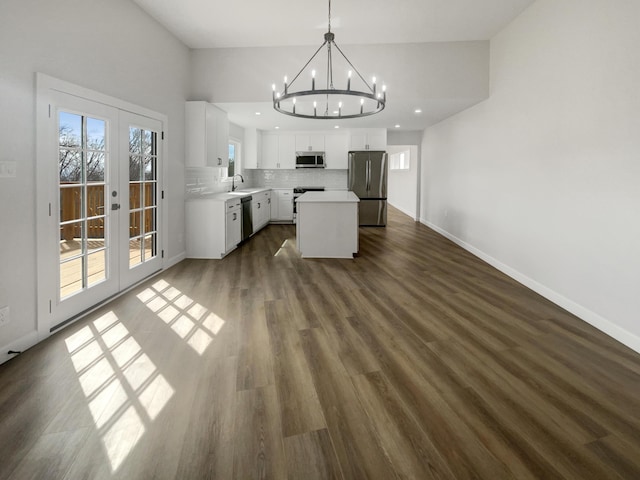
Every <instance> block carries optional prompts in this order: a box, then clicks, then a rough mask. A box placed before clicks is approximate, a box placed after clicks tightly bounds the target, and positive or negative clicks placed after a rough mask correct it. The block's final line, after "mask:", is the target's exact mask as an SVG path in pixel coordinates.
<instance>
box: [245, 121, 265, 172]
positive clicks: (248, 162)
mask: <svg viewBox="0 0 640 480" xmlns="http://www.w3.org/2000/svg"><path fill="white" fill-rule="evenodd" d="M243 152H244V155H243V159H242V160H243V162H242V163H243V168H245V169H252V168H261V166H260V165H261V163H262V161H261V160H262V132H261V131H260V130H257V129H255V128H250V127H247V128H245V129H244V150H243Z"/></svg>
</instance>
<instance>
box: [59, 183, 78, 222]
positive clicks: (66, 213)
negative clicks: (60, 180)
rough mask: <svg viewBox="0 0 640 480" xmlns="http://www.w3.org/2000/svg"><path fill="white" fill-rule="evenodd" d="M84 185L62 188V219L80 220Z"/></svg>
mask: <svg viewBox="0 0 640 480" xmlns="http://www.w3.org/2000/svg"><path fill="white" fill-rule="evenodd" d="M83 194H84V188H83V187H62V186H61V188H60V221H61V222H68V221H69V220H78V219H80V218H82V198H83Z"/></svg>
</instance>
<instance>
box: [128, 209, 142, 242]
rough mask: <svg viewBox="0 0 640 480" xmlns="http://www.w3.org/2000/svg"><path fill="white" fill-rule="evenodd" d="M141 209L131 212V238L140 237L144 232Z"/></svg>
mask: <svg viewBox="0 0 640 480" xmlns="http://www.w3.org/2000/svg"><path fill="white" fill-rule="evenodd" d="M140 214H141V211H140V210H138V211H137V212H131V214H130V215H129V238H133V237H138V236H140V235H141V234H142V225H141V224H140Z"/></svg>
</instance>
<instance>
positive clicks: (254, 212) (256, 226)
mask: <svg viewBox="0 0 640 480" xmlns="http://www.w3.org/2000/svg"><path fill="white" fill-rule="evenodd" d="M252 197H253V198H252V199H251V219H252V223H253V233H254V234H255V233H256V232H257V231H258V230H260V229H261V228H263V227H264V226H265V225H267V224H268V223H269V220H270V219H271V192H270V191H267V192H260V193H256V194H254V195H253V196H252Z"/></svg>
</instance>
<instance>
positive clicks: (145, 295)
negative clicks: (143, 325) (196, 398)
mask: <svg viewBox="0 0 640 480" xmlns="http://www.w3.org/2000/svg"><path fill="white" fill-rule="evenodd" d="M137 297H138V300H140V301H141V302H142V303H144V304H145V305H146V306H147V308H148V309H149V310H151V311H152V312H153V313H155V314H156V315H157V316H158V318H159V319H160V320H162V321H163V322H164V323H166V324H167V325H169V327H170V328H171V330H173V331H174V332H175V334H176V335H178V336H179V337H180V338H181V339H183V340H184V341H185V342H186V343H187V345H189V346H190V347H191V348H193V350H195V351H196V352H197V353H198V354H199V355H202V354H203V353H204V352H205V351H206V350H207V348H208V347H209V345H210V344H211V342H213V339H214V338H215V336H216V335H217V334H218V332H220V329H221V328H222V327H223V326H224V324H225V321H224V320H223V319H222V318H220V317H219V316H218V315H216V314H215V313H213V312H211V311H210V310H209V309H207V308H206V307H204V306H203V305H201V304H199V303H198V302H196V301H195V300H193V299H192V298H190V297H189V296H187V295H185V294H184V293H182V292H181V291H180V290H178V289H177V288H175V287H173V286H172V285H171V284H169V283H168V282H167V281H165V280H159V281H157V282H156V283H154V284H153V285H151V286H150V287H148V288H145V289H144V290H143V291H141V292H140V293H139V294H138V295H137Z"/></svg>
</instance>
